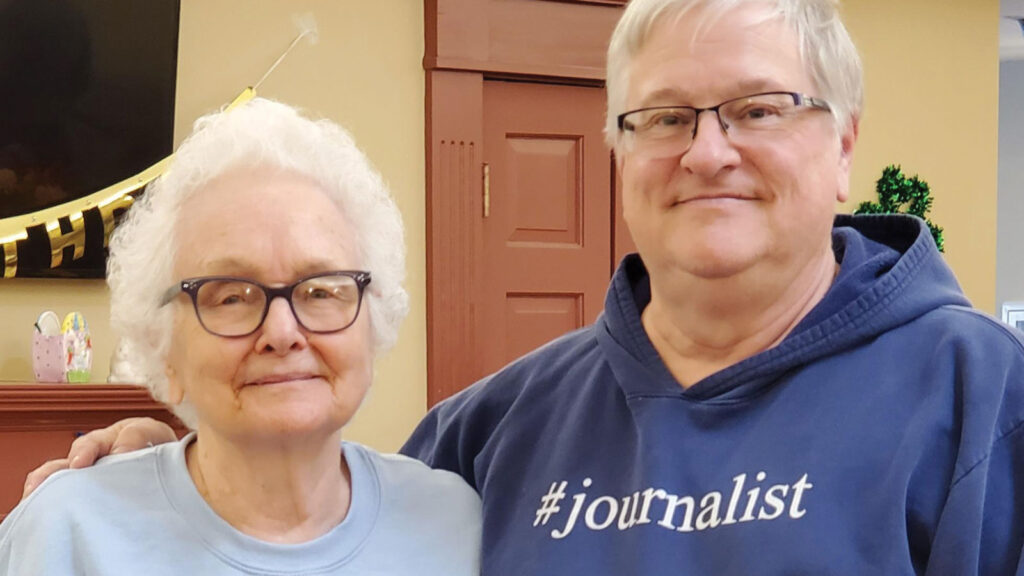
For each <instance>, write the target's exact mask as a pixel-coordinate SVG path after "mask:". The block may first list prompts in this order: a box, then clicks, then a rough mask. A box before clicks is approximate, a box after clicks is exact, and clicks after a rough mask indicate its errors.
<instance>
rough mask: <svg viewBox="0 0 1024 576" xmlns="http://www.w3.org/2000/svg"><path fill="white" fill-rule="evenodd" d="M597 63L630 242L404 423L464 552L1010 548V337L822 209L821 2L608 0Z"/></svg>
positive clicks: (853, 57) (645, 555)
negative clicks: (602, 67) (511, 343)
mask: <svg viewBox="0 0 1024 576" xmlns="http://www.w3.org/2000/svg"><path fill="white" fill-rule="evenodd" d="M608 66H609V69H608V96H609V112H608V126H607V134H608V139H609V142H610V144H611V145H612V146H613V147H614V149H615V151H616V158H617V159H618V160H617V162H618V169H619V173H620V174H621V176H622V182H623V204H624V210H625V216H626V221H627V223H628V224H629V227H630V232H631V233H632V236H633V238H634V240H635V242H636V245H637V247H638V250H639V256H636V255H634V256H631V257H628V258H626V259H625V260H624V261H623V263H622V264H621V266H620V267H619V270H618V271H617V272H616V274H615V277H614V278H613V280H612V284H611V286H610V288H609V291H608V296H607V300H606V309H605V313H604V315H603V316H602V317H601V318H600V319H599V320H598V321H597V323H596V324H594V325H593V326H590V327H587V328H584V329H582V330H580V331H577V332H575V333H573V334H570V335H567V336H565V337H563V338H561V339H559V340H556V341H555V342H552V343H550V344H548V345H546V346H544V347H543V348H541V349H539V350H537V351H535V352H533V353H531V354H529V355H527V356H526V357H524V358H522V359H520V360H518V361H516V362H514V363H512V364H511V365H509V366H508V367H506V368H505V369H503V370H502V371H501V372H499V373H497V374H495V375H493V376H491V377H489V378H487V379H485V380H483V381H481V382H479V383H477V384H475V385H473V386H472V387H470V388H469V389H467V390H465V391H463V392H462V393H460V394H458V395H456V396H455V397H453V398H451V399H449V400H448V401H446V402H443V403H441V404H440V405H438V406H437V407H435V408H434V409H433V410H432V411H431V412H430V413H429V414H428V415H427V417H426V418H425V419H424V421H423V422H422V423H421V424H420V426H419V427H418V429H417V430H416V431H415V432H414V434H413V436H412V438H411V439H410V440H409V442H408V444H407V445H406V446H405V448H404V450H403V451H404V452H405V453H407V454H410V455H413V456H416V457H418V458H420V459H422V460H424V461H425V462H427V463H428V464H430V465H432V466H435V467H440V468H447V469H450V470H454V471H456V472H458V473H460V474H462V475H463V477H465V478H466V480H467V481H469V482H470V483H471V484H472V485H473V486H474V487H475V488H476V489H477V490H478V491H479V492H480V495H481V497H482V499H483V510H484V536H483V539H484V541H483V547H484V548H483V564H484V568H483V572H484V573H485V574H531V575H533V574H586V575H593V574H643V575H651V574H755V573H756V574H904V573H918V574H936V575H939V574H942V575H945V574H1013V573H1018V574H1024V559H1022V556H1021V548H1022V543H1024V426H1022V423H1024V386H1022V382H1021V379H1022V378H1024V342H1022V341H1021V338H1020V335H1019V334H1017V333H1015V332H1013V331H1011V330H1009V329H1007V328H1005V327H1003V326H1002V325H1000V324H999V323H997V322H995V321H994V320H992V319H990V318H988V317H986V316H984V315H982V314H979V313H977V312H975V311H973V310H971V309H970V308H969V303H968V302H967V300H966V298H965V297H964V296H963V295H962V293H961V292H960V289H959V287H958V286H957V283H956V280H955V279H954V278H953V275H952V273H951V272H950V270H949V269H948V268H947V267H946V265H945V264H944V262H943V261H942V259H941V257H940V256H939V254H938V252H937V251H936V249H935V246H934V243H933V242H932V240H931V237H930V235H929V233H928V230H927V229H926V228H925V227H924V226H923V224H922V223H921V222H920V221H918V220H915V219H911V218H907V217H897V216H881V217H879V216H875V217H858V218H851V217H844V216H841V217H838V218H836V219H835V222H834V223H833V215H832V212H833V206H834V203H835V202H836V201H837V200H838V201H844V200H846V198H847V194H848V186H849V171H850V163H851V160H852V154H853V148H854V144H855V143H856V139H857V130H858V118H859V115H860V110H861V73H860V64H859V60H858V57H857V54H856V50H855V49H854V47H853V45H852V43H851V41H850V39H849V36H848V34H847V32H846V30H845V28H844V27H843V25H842V23H841V21H840V20H839V17H838V14H837V10H836V6H835V3H834V2H832V1H829V0H750V1H728V0H633V2H631V3H630V4H629V6H628V7H627V9H626V11H625V14H624V15H623V17H622V20H621V21H620V23H619V25H618V27H617V28H616V31H615V33H614V35H613V37H612V40H611V45H610V48H609V58H608ZM149 428H150V426H149V425H148V424H147V425H145V426H142V427H141V428H140V427H135V428H134V429H133V428H131V427H129V430H135V431H139V430H142V431H143V432H144V436H152V434H151V433H150V432H149V431H148V430H149ZM115 432H117V430H116V429H111V430H108V431H106V432H103V433H99V434H98V435H97V440H99V441H101V443H102V444H104V445H110V444H111V443H112V442H115V440H113V436H114V433H115ZM117 442H118V443H119V444H121V445H127V444H128V443H129V442H128V441H126V440H118V441H117ZM134 444H135V445H137V444H138V442H135V443H134ZM96 447H97V445H96V444H93V443H88V442H83V443H81V444H80V446H79V452H78V454H79V455H80V457H81V458H82V460H91V459H92V457H93V455H94V454H93V451H94V450H95V449H96ZM33 480H34V479H33Z"/></svg>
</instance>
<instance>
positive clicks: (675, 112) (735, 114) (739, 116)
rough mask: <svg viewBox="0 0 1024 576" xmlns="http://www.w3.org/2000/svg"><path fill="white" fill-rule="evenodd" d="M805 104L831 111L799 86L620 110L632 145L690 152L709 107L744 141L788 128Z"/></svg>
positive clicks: (644, 150)
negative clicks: (706, 103)
mask: <svg viewBox="0 0 1024 576" xmlns="http://www.w3.org/2000/svg"><path fill="white" fill-rule="evenodd" d="M804 110H824V111H831V110H832V107H831V106H830V105H829V104H828V102H825V101H824V100H822V99H820V98H815V97H813V96H808V95H806V94H800V93H799V92H762V93H759V94H751V95H749V96H741V97H739V98H733V99H731V100H726V101H725V102H722V103H721V104H718V105H717V106H711V107H710V108H695V107H693V106H653V107H650V108H640V109H638V110H630V111H629V112H626V113H624V114H619V116H618V126H619V130H620V131H621V132H622V134H623V136H624V137H625V144H626V145H627V147H628V148H627V149H629V150H632V151H635V152H637V153H641V154H646V155H650V156H653V157H665V156H673V155H681V154H685V153H686V152H687V151H688V150H689V149H690V146H692V145H693V141H694V139H695V138H696V137H697V121H698V119H699V118H700V115H701V113H703V112H714V113H715V115H716V116H717V117H718V124H719V125H720V126H721V127H722V131H723V132H724V133H725V134H726V136H727V137H728V138H729V140H730V141H732V142H734V143H737V144H743V143H749V142H752V141H754V140H764V139H765V138H766V137H770V135H771V134H772V133H773V132H781V131H783V130H784V129H786V127H787V125H788V124H789V123H790V121H791V120H792V119H793V118H794V117H796V115H797V114H798V113H799V112H801V111H804Z"/></svg>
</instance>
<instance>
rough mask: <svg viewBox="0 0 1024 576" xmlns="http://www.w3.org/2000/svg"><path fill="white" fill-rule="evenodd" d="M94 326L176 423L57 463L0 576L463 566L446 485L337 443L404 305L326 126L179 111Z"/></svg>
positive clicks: (389, 223)
mask: <svg viewBox="0 0 1024 576" xmlns="http://www.w3.org/2000/svg"><path fill="white" fill-rule="evenodd" d="M110 252H111V253H110V273H109V278H108V281H109V284H110V289H111V309H112V310H113V314H112V324H113V326H114V329H115V330H117V331H119V332H120V333H122V334H123V336H124V338H125V341H126V343H127V344H128V348H129V349H130V350H131V351H132V352H133V355H134V358H135V360H136V362H137V363H138V367H139V369H141V370H142V373H143V374H144V375H145V376H146V381H147V382H148V383H149V386H150V387H151V389H152V393H153V395H154V397H155V398H157V399H159V400H161V401H163V402H165V403H167V404H168V405H169V406H171V407H172V409H173V410H174V412H175V413H176V414H177V415H178V416H179V417H180V418H181V419H182V421H183V422H185V423H186V424H188V425H189V427H190V428H192V429H193V430H194V432H192V433H190V434H188V435H187V436H185V438H183V439H182V440H181V441H180V442H177V443H170V444H165V445H161V446H157V447H155V448H150V449H149V450H145V451H140V452H136V453H132V454H129V455H123V456H114V457H111V458H107V459H105V460H103V461H102V462H101V463H100V465H98V466H96V467H94V468H89V469H85V470H73V471H68V472H62V473H59V474H56V475H54V476H53V477H51V478H50V479H48V480H47V481H46V482H45V483H43V484H42V485H41V486H40V487H39V488H38V489H37V490H36V491H35V492H34V493H33V494H32V495H31V496H30V497H28V498H27V499H25V500H24V501H22V502H21V504H19V506H18V507H17V508H15V510H14V511H13V512H12V513H11V514H10V515H9V516H8V517H7V519H6V520H5V521H4V523H3V524H2V525H0V573H3V574H33V575H45V574H91V575H102V574H153V573H167V574H275V575H283V574H417V575H424V574H426V575H430V574H445V575H452V574H456V575H457V574H473V573H476V572H477V570H478V563H479V545H480V519H479V517H480V503H479V499H478V497H477V496H476V493H475V492H474V491H473V490H472V489H471V488H469V487H468V486H467V485H465V484H464V482H463V481H462V479H461V478H459V477H458V476H456V475H454V474H451V473H449V472H443V471H435V470H431V469H429V468H427V467H426V466H425V465H423V464H422V463H420V462H418V461H415V460H411V459H408V458H404V457H401V456H393V455H381V454H378V453H376V452H374V451H373V450H371V449H369V448H367V447H365V446H361V445H359V444H355V443H351V442H345V443H342V441H341V436H342V428H343V427H344V426H345V424H346V423H347V422H349V420H350V419H351V418H352V416H353V415H354V414H355V412H356V410H357V409H358V408H359V405H360V403H361V402H362V401H363V398H364V397H365V396H366V393H367V390H368V389H369V387H370V380H371V376H372V372H373V359H374V357H375V355H376V354H379V353H380V352H382V351H384V350H386V349H388V348H389V347H390V346H391V345H392V344H393V343H394V341H395V337H396V333H397V331H398V327H399V324H400V322H401V321H402V319H403V318H404V316H405V314H406V309H407V303H406V302H407V296H406V293H405V291H404V290H403V288H402V285H401V283H402V280H403V276H404V265H405V262H404V248H403V238H402V227H401V220H400V217H399V214H398V211H397V209H396V208H395V205H394V204H393V202H392V200H391V199H390V197H389V196H388V193H387V191H386V190H385V187H384V185H383V183H382V181H381V178H380V177H379V176H378V175H377V174H376V173H375V172H374V171H373V169H372V168H371V167H370V165H369V164H368V162H367V160H366V158H365V157H364V156H363V154H362V153H361V152H360V151H359V150H358V149H357V148H356V146H355V144H354V143H353V141H352V140H351V138H350V137H349V136H348V134H347V133H346V132H345V131H343V130H342V129H341V128H339V127H338V126H336V125H334V124H332V123H330V122H327V121H318V122H314V121H311V120H308V119H305V118H303V117H301V116H300V115H299V114H298V113H296V112H295V111H294V110H293V109H291V108H289V107H287V106H285V105H283V104H279V103H275V102H271V101H267V100H260V99H257V100H253V101H251V102H249V103H247V104H245V105H243V106H241V107H240V108H237V109H235V110H232V111H229V112H223V113H219V114H213V115H210V116H207V117H205V118H202V119H200V120H199V121H198V122H197V123H196V127H195V131H194V133H193V134H192V136H191V137H190V138H189V139H188V140H187V141H186V142H185V143H184V144H183V145H182V146H181V148H180V150H179V151H178V152H177V155H176V157H175V159H174V163H173V165H172V167H171V169H170V170H169V171H168V173H167V174H166V175H164V176H163V177H162V178H160V179H159V180H158V181H156V182H154V183H153V184H152V185H151V186H150V188H149V190H148V191H147V193H146V194H145V196H144V197H143V199H142V200H141V201H140V202H139V203H138V204H137V205H136V206H135V207H133V208H132V209H131V211H130V213H129V216H128V218H127V220H126V222H125V223H124V224H123V225H122V226H121V227H120V228H119V229H118V230H117V232H116V234H115V236H114V238H113V240H112V242H111V250H110Z"/></svg>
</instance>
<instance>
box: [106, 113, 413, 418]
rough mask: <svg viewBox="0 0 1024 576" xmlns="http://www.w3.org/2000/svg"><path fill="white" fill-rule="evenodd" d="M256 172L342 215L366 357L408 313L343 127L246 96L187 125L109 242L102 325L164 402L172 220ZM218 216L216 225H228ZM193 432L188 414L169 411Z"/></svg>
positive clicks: (395, 262) (368, 181)
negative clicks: (361, 300) (233, 176)
mask: <svg viewBox="0 0 1024 576" xmlns="http://www.w3.org/2000/svg"><path fill="white" fill-rule="evenodd" d="M250 166H252V167H255V166H266V167H273V168H280V169H284V170H288V171H291V172H296V173H298V174H301V175H303V176H306V177H308V178H310V179H311V180H313V181H314V182H316V183H317V184H318V185H319V186H320V187H321V188H322V189H323V191H324V192H325V193H326V194H327V196H328V197H330V198H331V200H332V201H333V202H334V203H335V204H336V205H337V206H338V208H339V210H340V211H341V213H342V214H344V215H345V216H346V219H347V224H348V225H350V226H352V229H353V232H354V234H353V236H354V238H355V239H356V245H357V250H358V251H359V253H358V257H359V261H360V262H361V266H362V267H363V268H365V269H367V270H369V271H371V273H372V274H373V282H372V283H371V284H370V285H369V286H368V288H367V292H366V301H365V304H366V309H367V313H368V314H369V318H370V322H371V326H372V342H373V352H374V354H379V353H381V352H384V351H386V350H388V349H390V348H391V347H392V346H393V345H394V343H395V340H396V339H397V336H398V328H399V326H400V324H401V323H402V320H403V319H404V318H405V316H406V314H407V313H408V310H409V304H408V301H409V297H408V294H406V292H405V289H404V288H403V287H402V283H403V281H404V280H405V240H404V233H403V229H402V219H401V215H400V213H399V211H398V208H397V207H396V206H395V203H394V201H393V200H392V198H391V196H390V195H389V193H388V190H387V187H386V186H385V184H384V181H383V180H382V179H381V177H380V175H379V174H378V173H377V172H376V170H374V168H373V167H372V166H371V165H370V162H369V161H368V160H367V158H366V156H364V155H363V153H362V152H361V151H360V150H359V148H357V147H356V144H355V142H354V141H353V140H352V137H351V136H350V135H349V134H348V132H346V131H345V130H344V129H343V128H341V127H340V126H338V125H337V124H335V123H333V122H331V121H329V120H311V119H309V118H305V117H303V116H301V115H300V114H299V112H298V111H297V110H295V109H294V108H291V107H290V106H287V105H285V104H282V103H279V102H274V101H271V100H265V99H262V98H256V99H254V100H251V101H249V102H247V103H245V104H243V105H241V106H239V107H236V108H234V109H232V110H225V111H221V112H217V113H213V114H209V115H207V116H203V117H202V118H199V119H198V120H196V122H195V125H194V126H193V131H192V134H191V135H190V136H189V137H188V139H187V140H185V142H184V143H182V145H181V147H180V148H179V149H178V151H177V152H176V153H175V156H174V158H173V160H172V163H171V166H170V168H169V169H168V171H167V172H166V173H165V174H164V175H163V176H161V177H160V178H159V179H157V180H155V181H153V182H152V183H151V184H150V185H149V186H148V187H147V189H146V192H145V194H143V195H142V197H141V198H140V199H139V200H138V201H136V203H135V204H134V205H133V206H132V208H131V209H130V210H129V211H128V215H127V218H126V219H125V221H124V222H123V223H122V224H121V225H120V226H119V227H118V228H117V229H116V230H115V232H114V234H113V236H112V238H111V241H110V258H109V260H108V263H107V283H108V284H109V285H110V308H111V314H110V316H111V327H112V328H113V330H114V331H115V332H116V333H119V334H120V335H121V337H122V339H123V340H122V345H123V347H124V348H123V349H124V351H125V353H126V354H130V355H131V359H130V360H129V363H130V364H131V366H132V368H133V370H132V372H133V373H134V374H136V375H137V376H138V377H141V378H142V379H143V380H144V383H145V384H146V385H147V386H148V387H149V389H150V392H151V393H152V395H153V397H154V398H156V399H157V400H159V401H161V402H167V399H168V397H167V391H168V386H167V385H168V383H167V376H166V372H165V366H166V364H165V360H166V355H167V352H168V347H169V342H170V335H171V330H172V328H173V315H172V311H171V307H169V306H163V307H162V306H160V299H161V296H162V294H163V293H164V292H165V291H166V290H167V289H168V287H170V286H171V285H172V284H173V283H174V282H176V281H179V280H181V279H180V278H173V277H172V273H173V265H174V259H175V255H176V253H175V250H176V245H177V244H176V232H175V223H176V222H177V220H178V214H179V211H180V210H181V206H182V204H183V203H184V202H185V201H186V200H187V199H188V198H189V197H190V196H191V195H192V194H194V193H195V192H196V191H197V190H200V189H201V188H202V187H203V185H204V184H206V183H209V182H210V181H212V180H213V179H215V178H217V177H218V176H220V175H222V174H224V173H226V172H228V171H229V170H231V169H233V168H238V167H250ZM230 217H231V216H230V215H229V214H225V218H230ZM172 409H173V410H174V412H175V414H176V415H177V416H178V417H179V418H180V419H181V420H182V421H183V422H184V423H185V424H186V425H188V426H190V427H195V425H196V416H195V410H194V408H193V407H192V406H191V405H188V404H187V403H186V402H182V404H181V405H178V406H175V407H172Z"/></svg>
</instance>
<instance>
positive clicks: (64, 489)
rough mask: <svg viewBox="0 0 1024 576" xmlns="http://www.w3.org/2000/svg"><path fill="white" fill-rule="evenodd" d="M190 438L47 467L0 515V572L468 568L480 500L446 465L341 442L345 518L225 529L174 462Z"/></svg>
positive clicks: (99, 574)
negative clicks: (325, 526)
mask: <svg viewBox="0 0 1024 576" xmlns="http://www.w3.org/2000/svg"><path fill="white" fill-rule="evenodd" d="M193 438H194V435H189V436H187V437H186V438H185V439H183V440H182V441H181V442H176V443H171V444H165V445H161V446H157V447H155V448H151V449H147V450H142V451H139V452H135V453H132V454H126V455H123V456H114V457H109V458H105V459H104V460H102V461H101V462H100V463H99V464H98V465H96V466H95V467H93V468H88V469H84V470H73V471H66V472H61V473H58V474H55V475H54V476H53V477H51V478H49V479H48V480H47V481H46V482H44V483H43V484H42V485H41V486H40V487H39V488H38V489H37V490H36V491H35V492H34V493H33V494H32V495H31V496H30V497H29V498H28V499H26V500H24V501H23V502H21V504H19V505H18V506H17V507H16V508H15V509H14V511H13V512H12V513H11V514H10V515H9V516H8V517H7V518H6V520H4V522H3V524H0V574H5V575H10V576H15V575H17V576H21V575H25V576H28V575H31V576H51V575H72V574H76V575H77V574H88V575H90V576H103V575H125V574H133V575H145V576H157V575H160V574H167V575H174V576H180V575H182V574H218V575H219V574H262V575H269V574H273V575H286V574H303V575H312V574H316V575H335V574H338V575H340V574H359V575H371V574H372V575H378V574H379V575H383V574H417V575H423V576H430V575H439V576H440V575H445V576H448V575H467V576H468V575H471V574H477V573H478V569H479V568H478V567H479V554H480V552H479V551H480V501H479V498H478V497H477V495H476V493H474V492H473V490H472V489H471V488H469V486H467V485H466V484H465V482H463V481H462V479H461V478H459V477H458V476H456V475H455V474H452V473H450V472H443V471H435V470H431V469H429V468H427V467H426V466H424V465H423V464H422V463H420V462H418V461H416V460H412V459H409V458H406V457H403V456H394V455H381V454H378V453H376V452H374V451H372V450H370V449H369V448H366V447H364V446H360V445H359V444H353V443H348V442H346V443H345V444H344V448H343V450H344V455H345V459H346V461H347V463H348V466H349V469H350V470H351V475H352V503H351V506H350V509H349V512H348V516H347V517H346V518H345V520H344V521H343V522H342V523H341V524H339V525H338V526H337V527H335V528H334V529H333V530H331V531H330V532H328V533H327V534H325V535H323V536H321V537H320V538H318V539H316V540H313V541H311V542H306V543H303V544H289V545H285V544H271V543H267V542H263V541H260V540H257V539H255V538H252V537H250V536H247V535H245V534H243V533H241V532H239V531H238V530H235V529H234V528H233V527H232V526H230V525H229V524H228V523H227V522H225V521H224V520H223V519H221V518H220V517H219V516H217V514H216V513H215V512H214V511H213V510H212V509H211V508H210V507H209V506H208V505H207V504H206V501H205V500H203V498H202V497H201V496H200V495H199V492H198V491H197V490H196V488H195V485H194V484H193V483H192V480H191V478H190V476H189V473H188V470H187V468H186V466H185V446H186V445H187V444H188V442H190V441H191V440H192V439H193Z"/></svg>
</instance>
